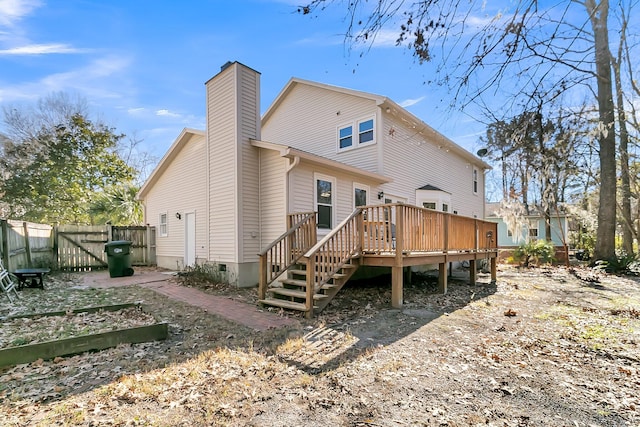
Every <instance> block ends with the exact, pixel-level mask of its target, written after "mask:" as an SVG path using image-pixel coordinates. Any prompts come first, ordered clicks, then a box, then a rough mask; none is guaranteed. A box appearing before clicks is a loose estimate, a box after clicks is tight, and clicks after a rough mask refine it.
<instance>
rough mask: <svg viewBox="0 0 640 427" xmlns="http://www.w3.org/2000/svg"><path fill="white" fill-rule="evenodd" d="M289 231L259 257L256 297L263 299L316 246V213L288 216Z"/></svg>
mask: <svg viewBox="0 0 640 427" xmlns="http://www.w3.org/2000/svg"><path fill="white" fill-rule="evenodd" d="M287 221H288V223H289V225H290V227H289V229H288V230H287V231H286V232H284V233H283V234H282V235H281V236H280V237H278V238H277V239H276V240H275V241H273V243H271V244H270V245H269V246H268V247H267V248H266V249H265V250H263V251H262V252H261V253H260V254H259V255H258V256H259V257H260V267H259V268H260V277H259V280H258V296H259V298H260V299H264V298H265V296H266V292H267V286H269V285H270V284H271V283H272V282H273V281H274V280H276V279H277V278H278V277H279V276H280V275H281V274H283V273H284V272H286V271H287V269H289V268H290V267H291V266H292V265H294V264H295V263H296V262H298V260H299V259H300V258H302V256H303V255H304V254H305V252H307V251H308V250H309V248H311V247H312V246H313V245H315V244H316V241H317V234H316V213H315V212H302V213H296V214H291V215H289V216H288V220H287Z"/></svg>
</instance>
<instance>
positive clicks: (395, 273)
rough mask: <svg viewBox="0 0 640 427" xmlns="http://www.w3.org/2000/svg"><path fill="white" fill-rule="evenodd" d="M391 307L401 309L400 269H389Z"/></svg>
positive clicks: (395, 267) (394, 267)
mask: <svg viewBox="0 0 640 427" xmlns="http://www.w3.org/2000/svg"><path fill="white" fill-rule="evenodd" d="M391 307H393V308H402V267H397V266H393V267H391Z"/></svg>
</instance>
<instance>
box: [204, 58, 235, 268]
mask: <svg viewBox="0 0 640 427" xmlns="http://www.w3.org/2000/svg"><path fill="white" fill-rule="evenodd" d="M234 69H235V68H234V67H229V68H227V69H226V70H224V71H222V72H221V73H220V74H218V75H217V76H216V77H214V78H213V79H212V80H210V81H209V82H208V83H207V123H208V125H207V136H208V143H209V146H208V158H209V212H210V215H209V230H210V249H209V260H210V261H216V262H236V261H237V254H238V250H237V235H236V233H237V220H236V215H237V201H236V200H237V199H236V188H237V174H236V173H237V172H236V165H237V158H238V152H237V148H236V143H235V142H236V136H237V133H236V132H237V130H236V129H237V126H236V118H237V103H236V75H235V73H234V72H233V71H234Z"/></svg>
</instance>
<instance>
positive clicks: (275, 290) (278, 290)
mask: <svg viewBox="0 0 640 427" xmlns="http://www.w3.org/2000/svg"><path fill="white" fill-rule="evenodd" d="M267 292H271V293H274V294H278V295H285V296H288V297H294V298H303V299H304V298H307V293H306V292H305V291H297V290H295V289H286V288H272V289H269V290H268V291H267ZM327 297H328V296H327V295H324V294H314V295H313V299H324V298H327Z"/></svg>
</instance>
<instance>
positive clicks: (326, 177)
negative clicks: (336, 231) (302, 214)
mask: <svg viewBox="0 0 640 427" xmlns="http://www.w3.org/2000/svg"><path fill="white" fill-rule="evenodd" d="M319 180H321V181H327V182H330V183H331V204H330V205H327V204H319V203H318V181H319ZM336 201H337V180H336V178H335V177H334V176H329V175H323V174H320V173H314V174H313V206H314V208H315V211H316V212H318V228H320V227H319V225H320V224H319V223H320V221H319V219H320V211H319V209H318V206H319V205H321V206H331V224H330V225H331V226H330V227H329V228H325V227H322V228H321V229H322V230H331V229H333V227H335V225H336Z"/></svg>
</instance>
